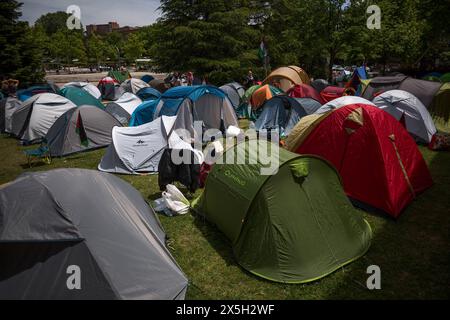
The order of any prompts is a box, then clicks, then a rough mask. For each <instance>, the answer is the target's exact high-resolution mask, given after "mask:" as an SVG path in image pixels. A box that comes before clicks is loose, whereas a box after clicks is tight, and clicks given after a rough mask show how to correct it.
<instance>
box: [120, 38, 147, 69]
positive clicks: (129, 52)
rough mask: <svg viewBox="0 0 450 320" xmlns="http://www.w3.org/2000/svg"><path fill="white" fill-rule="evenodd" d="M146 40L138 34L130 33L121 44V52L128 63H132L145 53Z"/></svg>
mask: <svg viewBox="0 0 450 320" xmlns="http://www.w3.org/2000/svg"><path fill="white" fill-rule="evenodd" d="M146 42H147V41H146V40H144V39H142V38H141V37H140V35H139V34H137V33H132V34H130V35H129V36H128V39H127V40H126V42H125V43H124V45H123V54H124V57H125V60H126V61H127V62H128V63H133V62H134V61H135V60H136V59H138V58H141V57H142V56H143V54H144V53H145V46H146Z"/></svg>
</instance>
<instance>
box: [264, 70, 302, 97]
mask: <svg viewBox="0 0 450 320" xmlns="http://www.w3.org/2000/svg"><path fill="white" fill-rule="evenodd" d="M301 83H306V84H309V83H310V80H309V77H308V75H307V74H306V72H305V71H304V70H303V69H302V68H300V67H296V66H289V67H281V68H278V69H276V70H274V71H273V72H272V73H271V74H269V76H268V77H267V78H266V79H265V80H264V82H263V84H271V85H274V86H276V87H279V88H280V89H281V90H283V91H287V90H289V89H290V88H291V87H293V86H294V85H296V84H301Z"/></svg>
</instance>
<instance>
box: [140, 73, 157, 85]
mask: <svg viewBox="0 0 450 320" xmlns="http://www.w3.org/2000/svg"><path fill="white" fill-rule="evenodd" d="M153 79H155V77H153V76H151V75H149V74H146V75H144V76H142V77H141V80H142V81H144V82H147V83H149V82H150V81H152V80H153Z"/></svg>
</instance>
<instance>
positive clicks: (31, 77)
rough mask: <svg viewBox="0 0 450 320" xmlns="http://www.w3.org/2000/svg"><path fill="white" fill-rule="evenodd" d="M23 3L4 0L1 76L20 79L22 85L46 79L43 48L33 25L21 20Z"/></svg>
mask: <svg viewBox="0 0 450 320" xmlns="http://www.w3.org/2000/svg"><path fill="white" fill-rule="evenodd" d="M21 5H22V4H21V3H18V2H17V1H14V0H5V1H1V2H0V48H2V49H1V50H0V76H1V78H14V79H17V80H19V81H20V86H21V87H24V86H29V85H31V84H33V83H38V82H42V80H43V76H44V72H43V68H42V51H41V50H39V45H38V43H37V41H36V40H35V38H34V37H33V33H32V31H31V30H30V28H29V26H28V24H27V23H25V22H19V21H18V19H19V17H20V16H21V13H20V7H21Z"/></svg>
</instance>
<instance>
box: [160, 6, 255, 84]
mask: <svg viewBox="0 0 450 320" xmlns="http://www.w3.org/2000/svg"><path fill="white" fill-rule="evenodd" d="M241 2H242V1H220V0H214V1H191V2H187V1H178V0H176V1H161V9H162V12H163V14H164V16H163V19H162V20H161V21H160V22H159V23H158V24H157V25H156V26H155V31H156V32H155V42H154V43H153V46H152V48H151V57H152V58H153V59H154V60H155V62H156V65H158V66H159V67H160V69H161V70H163V71H170V70H178V71H194V73H195V74H197V76H207V77H208V78H209V80H210V81H211V82H212V83H222V82H225V81H229V80H232V79H239V77H241V76H242V75H244V74H246V72H247V71H248V68H252V67H254V66H257V65H258V64H260V62H259V59H258V56H257V49H258V46H259V42H260V32H259V30H258V29H257V28H254V27H252V26H250V25H249V23H248V22H249V19H250V16H251V13H252V11H251V10H250V8H249V7H248V6H242V5H240V3H241Z"/></svg>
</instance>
